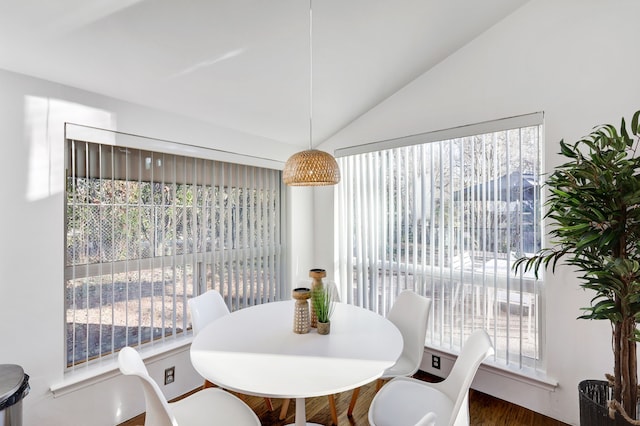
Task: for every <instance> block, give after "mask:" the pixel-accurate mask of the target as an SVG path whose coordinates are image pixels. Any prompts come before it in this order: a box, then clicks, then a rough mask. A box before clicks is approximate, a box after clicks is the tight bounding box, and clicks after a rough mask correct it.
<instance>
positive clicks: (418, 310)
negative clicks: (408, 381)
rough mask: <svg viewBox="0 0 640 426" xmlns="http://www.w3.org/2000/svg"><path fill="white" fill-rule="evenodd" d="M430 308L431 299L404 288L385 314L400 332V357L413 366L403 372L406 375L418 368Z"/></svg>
mask: <svg viewBox="0 0 640 426" xmlns="http://www.w3.org/2000/svg"><path fill="white" fill-rule="evenodd" d="M430 309H431V299H427V298H426V297H423V296H420V295H419V294H417V293H415V292H413V291H411V290H404V291H402V292H401V293H400V294H399V295H398V297H397V298H396V301H395V302H394V303H393V306H392V307H391V309H390V310H389V313H388V314H387V319H388V320H389V321H391V322H392V323H393V324H395V326H396V327H398V329H399V330H400V333H402V339H403V340H404V344H403V345H404V346H403V348H402V355H400V357H401V358H406V359H408V360H410V364H411V366H412V367H413V368H415V369H414V370H413V371H407V372H405V373H406V375H407V376H411V375H413V374H415V372H416V371H418V369H419V368H420V362H421V361H422V356H423V355H424V341H425V338H426V334H427V321H428V320H429V310H430Z"/></svg>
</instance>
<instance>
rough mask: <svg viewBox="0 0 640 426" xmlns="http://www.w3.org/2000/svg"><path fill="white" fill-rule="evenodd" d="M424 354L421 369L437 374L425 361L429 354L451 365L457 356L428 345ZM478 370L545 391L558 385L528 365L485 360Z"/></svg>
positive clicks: (553, 389) (429, 357)
mask: <svg viewBox="0 0 640 426" xmlns="http://www.w3.org/2000/svg"><path fill="white" fill-rule="evenodd" d="M425 354H428V355H429V356H428V357H427V356H425V357H424V359H423V361H422V367H423V368H422V369H423V370H424V371H427V372H429V373H431V374H436V375H438V374H437V372H435V371H434V370H432V369H430V368H428V366H427V362H426V360H427V359H428V360H429V363H430V362H431V354H436V355H439V356H440V357H441V358H442V359H443V360H447V361H448V364H449V365H451V366H452V365H453V364H454V363H455V361H456V359H457V356H456V355H454V354H452V353H449V352H445V351H441V350H438V349H434V348H430V347H425ZM478 371H483V372H486V373H489V374H492V375H496V376H501V377H504V378H507V379H509V380H514V381H517V382H520V383H524V384H526V385H529V386H535V387H537V388H539V389H543V390H546V391H555V389H556V388H557V387H558V381H557V380H555V379H554V378H552V377H549V376H547V375H546V374H545V373H543V372H540V371H537V370H534V369H533V368H530V367H523V368H520V369H516V368H509V367H508V366H504V365H499V364H496V363H493V362H492V361H491V360H486V361H484V362H483V363H482V364H481V365H480V367H479V368H478ZM441 374H442V373H441Z"/></svg>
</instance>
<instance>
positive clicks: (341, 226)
mask: <svg viewBox="0 0 640 426" xmlns="http://www.w3.org/2000/svg"><path fill="white" fill-rule="evenodd" d="M529 127H537V129H538V131H537V132H538V136H537V147H538V148H537V149H538V152H537V165H536V167H537V169H536V170H537V176H536V179H537V182H538V185H539V184H540V177H541V176H542V175H543V169H544V164H543V154H544V152H543V151H544V114H543V113H542V112H538V113H533V114H526V115H522V116H515V117H508V118H504V119H499V120H492V121H487V122H482V123H477V124H471V125H465V126H460V127H456V128H451V129H444V130H439V131H434V132H429V133H423V134H417V135H411V136H406V137H400V138H396V139H389V140H383V141H378V142H373V143H368V144H363V145H358V146H352V147H346V148H341V149H338V150H336V151H335V155H336V158H337V159H338V161H339V163H340V165H341V170H342V174H343V181H342V182H341V183H340V184H339V185H346V182H349V179H350V173H352V172H353V173H358V172H357V171H354V170H352V169H354V168H355V167H356V166H354V165H353V164H352V165H348V161H349V160H350V159H351V158H356V156H364V155H368V154H372V153H381V152H384V151H387V150H394V149H403V148H410V147H413V146H418V145H427V144H433V143H440V142H442V141H452V140H453V141H455V140H462V139H464V138H470V137H474V136H477V135H485V134H491V133H497V132H505V131H510V130H512V129H522V128H529ZM377 161H379V163H376V166H373V167H371V169H372V170H374V171H373V172H371V170H369V172H367V173H370V174H371V173H373V174H374V175H375V177H372V176H370V177H369V178H370V179H381V180H385V179H386V178H387V176H385V175H384V173H387V172H386V164H385V163H384V160H377ZM363 167H364V166H363ZM379 170H382V172H379ZM398 173H400V172H398ZM363 179H364V178H363ZM356 187H357V184H356ZM377 188H379V187H377V186H375V185H374V188H373V191H369V192H371V193H372V194H371V195H370V197H372V198H373V197H381V195H380V194H379V193H378V192H380V191H379V190H378V189H377ZM456 189H458V188H456ZM341 191H343V193H341ZM347 191H348V190H347V189H346V188H345V187H344V186H342V187H340V186H339V187H338V188H337V190H336V192H335V205H336V212H337V213H336V218H335V223H336V229H335V240H336V251H337V253H338V254H337V258H338V264H339V266H338V277H339V278H338V280H340V282H341V286H342V287H345V288H344V290H345V291H346V292H347V298H348V299H350V300H349V301H350V302H352V303H356V304H360V305H361V306H363V307H366V308H369V309H371V310H374V311H376V312H378V313H380V314H383V315H385V314H386V312H388V309H389V308H390V306H391V305H392V303H393V300H394V296H395V294H397V292H398V291H400V290H402V289H404V288H411V285H408V286H407V282H406V280H405V283H404V285H405V286H406V287H404V288H403V287H402V286H401V285H398V286H397V287H396V288H395V289H391V293H389V294H386V293H387V292H388V291H389V290H387V289H385V290H384V291H383V293H385V294H383V295H382V296H381V297H382V300H381V302H380V303H379V304H378V303H377V302H374V301H370V300H369V297H370V295H369V294H366V293H367V290H365V291H364V292H363V291H362V289H356V291H358V292H359V293H358V294H357V295H353V294H351V292H350V291H349V286H350V285H351V283H352V282H354V281H356V280H357V279H358V278H357V277H354V275H356V274H363V275H364V276H366V274H367V273H368V272H367V271H366V269H367V268H368V269H371V268H372V267H373V266H371V265H373V264H374V263H373V262H371V263H368V265H370V266H365V267H364V268H365V270H361V269H362V267H360V270H358V266H357V265H355V263H356V262H355V261H354V270H353V271H350V269H349V266H348V261H347V260H346V259H345V258H344V256H345V253H347V254H348V253H349V252H350V250H351V249H348V247H349V245H348V244H346V245H345V244H343V241H341V236H344V235H354V233H357V232H361V233H364V231H359V230H358V229H357V226H355V225H348V224H346V225H345V223H347V222H345V221H344V220H343V218H342V217H341V216H348V215H355V214H356V212H352V211H348V212H346V213H345V212H341V211H340V209H342V208H344V207H343V206H342V204H343V203H351V200H352V199H353V198H360V197H365V196H368V195H363V194H362V193H357V192H356V189H354V190H353V192H349V193H347ZM359 191H361V192H362V191H363V190H362V189H360V190H359ZM345 194H346V195H345ZM406 196H407V197H408V196H409V195H408V194H407V195H406ZM388 202H389V203H396V207H395V212H396V213H395V214H398V215H404V214H406V211H403V210H402V209H403V208H404V205H405V203H406V202H408V198H402V199H400V198H398V199H394V200H389V201H388ZM537 203H539V204H538V205H537V208H538V210H539V212H538V213H537V214H538V216H537V217H535V227H536V229H537V231H536V232H537V235H538V236H537V238H538V244H541V243H542V239H543V230H544V223H543V215H542V205H543V204H544V200H543V193H542V191H539V195H538V199H537ZM397 206H400V208H399V209H398V207H397ZM373 210H375V207H374V208H372V209H371V210H368V211H367V213H366V216H367V217H366V218H363V219H362V221H367V220H369V219H371V220H373V221H376V220H386V219H384V217H383V216H384V215H381V214H380V213H379V212H376V211H373ZM460 214H461V216H460V218H462V214H463V213H460ZM522 217H523V215H520V218H522ZM414 221H415V217H414ZM389 232H390V233H391V231H389ZM398 232H400V231H398ZM451 232H453V231H452V230H451ZM450 236H451V237H453V235H450ZM354 238H356V239H357V238H359V236H358V235H355V237H354ZM369 238H374V237H371V236H369ZM388 238H391V239H393V238H396V236H395V235H391V234H390V235H389V236H388V237H387V239H388ZM397 238H400V237H399V236H398V237H397ZM456 238H457V234H456ZM442 240H444V238H441V241H442ZM390 241H391V240H390ZM456 241H457V242H458V243H459V244H461V245H464V244H465V243H464V241H458V240H457V239H456ZM374 243H375V242H374ZM371 244H372V242H371V241H369V242H365V243H364V244H363V245H362V246H361V249H360V250H361V253H360V256H365V257H367V258H371V257H374V258H376V257H377V255H376V254H375V253H372V252H371V251H370V250H371V248H370V246H371ZM367 246H369V247H367ZM345 247H347V248H345ZM538 247H540V245H538ZM367 250H369V251H367ZM356 256H358V255H357V254H354V257H356ZM507 256H510V252H509V253H508V254H507ZM508 259H509V257H508V258H507V264H508V262H509V260H508ZM511 260H513V257H511ZM413 262H414V263H413V264H412V263H411V262H410V259H407V261H405V262H399V264H397V265H395V266H392V265H389V267H388V271H390V270H393V271H395V272H397V273H398V274H408V273H410V271H415V270H417V269H420V266H421V265H420V264H419V263H418V264H417V265H416V263H415V258H414V261H413ZM494 262H495V264H496V265H497V264H498V261H494ZM365 264H366V263H365ZM382 268H383V269H384V268H385V266H382ZM383 272H384V271H383ZM352 274H353V275H352ZM474 274H475V275H476V276H475V277H474ZM482 274H483V276H485V277H490V278H492V279H493V280H506V281H507V283H506V286H507V288H509V286H510V285H511V282H510V281H512V282H514V283H515V282H517V281H518V280H519V282H520V284H519V285H522V276H520V277H518V276H514V275H513V274H511V275H509V274H506V276H501V275H498V273H497V269H496V270H495V271H494V273H493V274H487V273H486V271H483V272H482ZM477 276H478V271H477V270H475V268H474V270H471V271H469V270H464V268H462V267H460V269H459V270H458V271H456V272H455V275H451V276H450V279H451V280H459V281H460V282H461V283H467V284H468V283H471V285H474V283H475V282H477V281H476V280H477ZM543 276H544V274H540V279H529V278H527V283H529V284H530V283H533V284H531V285H533V286H534V287H533V289H534V290H533V293H532V294H534V295H535V298H536V299H534V300H535V304H534V303H530V304H529V305H528V312H529V313H531V309H532V306H535V308H533V309H535V311H534V312H535V315H536V317H535V323H534V327H535V332H536V333H537V341H536V342H535V344H534V346H535V349H534V350H535V355H534V356H533V357H532V359H527V358H526V357H524V356H523V354H522V347H521V348H520V350H519V351H518V353H517V355H515V354H514V353H512V352H510V351H509V350H508V349H507V351H506V355H505V358H504V359H501V358H500V355H499V354H498V353H496V356H495V357H494V359H493V360H491V361H490V362H491V363H493V364H495V365H497V366H499V367H505V368H508V369H510V370H515V371H516V372H518V371H520V372H525V373H524V374H528V373H526V372H531V371H534V372H535V373H534V374H537V373H540V372H542V373H544V370H545V367H546V366H545V348H544V334H543V333H544V324H545V322H544V317H545V315H544V306H545V301H544V298H545V289H544V288H545V286H544V281H543ZM373 279H375V277H374V278H373ZM440 279H441V280H442V279H444V278H442V277H441V278H440ZM399 281H400V279H398V282H399ZM529 284H526V285H529ZM383 285H384V283H383ZM414 285H415V283H414ZM450 285H453V284H450ZM517 286H518V284H516V287H515V288H521V290H520V291H522V293H520V295H521V296H520V297H521V298H520V301H519V302H520V324H521V330H520V333H522V332H523V331H522V314H523V306H524V305H523V300H525V299H526V297H528V296H526V295H525V297H523V296H522V295H523V294H524V292H525V291H526V290H524V287H517ZM497 288H498V287H496V289H497ZM412 289H414V290H415V288H412ZM508 291H509V290H508ZM369 292H370V291H369ZM419 292H420V291H419ZM514 294H516V292H515V291H513V292H512V293H511V294H509V293H507V295H508V296H507V298H508V299H509V300H508V302H507V305H508V306H509V302H510V301H511V297H512V296H513V295H514ZM494 296H497V294H496V293H494ZM509 309H510V308H509ZM433 320H434V318H433V309H432V313H431V317H430V320H429V321H430V324H431V327H433ZM529 326H531V322H529ZM430 332H431V330H430ZM428 336H429V334H428ZM520 338H521V337H520ZM463 342H464V338H460V339H456V341H450V342H446V344H445V345H440V344H438V342H433V341H429V338H428V339H427V343H426V346H429V347H431V348H433V349H434V350H435V351H441V352H449V353H457V352H458V351H459V349H460V347H461V345H462V344H463ZM507 345H508V343H507ZM497 352H498V351H497Z"/></svg>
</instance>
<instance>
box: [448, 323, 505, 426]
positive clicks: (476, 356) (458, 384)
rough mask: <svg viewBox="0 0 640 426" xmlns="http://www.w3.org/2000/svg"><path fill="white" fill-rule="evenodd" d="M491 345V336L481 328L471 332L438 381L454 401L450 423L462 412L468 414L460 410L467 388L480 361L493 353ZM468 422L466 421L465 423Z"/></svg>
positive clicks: (464, 400)
mask: <svg viewBox="0 0 640 426" xmlns="http://www.w3.org/2000/svg"><path fill="white" fill-rule="evenodd" d="M493 353H494V350H493V345H492V344H491V338H490V337H489V335H488V334H487V332H486V331H485V330H483V329H479V330H476V331H474V332H473V333H471V335H470V336H469V338H468V339H467V341H466V342H465V344H464V346H463V347H462V351H461V352H460V355H459V356H458V359H457V360H456V362H455V364H454V365H453V368H452V369H451V372H450V373H449V375H448V376H447V378H446V379H445V380H444V381H443V382H442V383H440V385H441V387H440V389H441V390H442V391H443V392H444V393H445V394H446V395H447V396H448V397H449V398H450V399H451V400H452V401H455V404H454V406H453V410H452V413H454V416H453V417H452V423H451V424H453V421H454V420H455V418H456V417H457V416H458V413H460V412H463V413H465V414H464V415H465V416H468V410H461V408H462V405H463V404H468V398H467V397H468V395H469V388H470V387H471V382H472V381H473V378H474V377H475V375H476V372H477V371H478V367H480V364H482V361H484V360H485V359H487V358H488V357H490V356H491V355H493ZM467 424H468V423H467Z"/></svg>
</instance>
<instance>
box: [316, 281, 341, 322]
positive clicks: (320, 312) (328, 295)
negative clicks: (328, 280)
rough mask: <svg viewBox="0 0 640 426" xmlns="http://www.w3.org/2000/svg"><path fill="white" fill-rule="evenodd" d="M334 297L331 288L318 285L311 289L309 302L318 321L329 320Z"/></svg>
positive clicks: (333, 305)
mask: <svg viewBox="0 0 640 426" xmlns="http://www.w3.org/2000/svg"><path fill="white" fill-rule="evenodd" d="M335 299H336V298H335V295H334V294H333V290H332V289H331V288H330V287H327V286H319V287H318V288H314V289H313V290H312V291H311V303H313V309H314V310H315V313H316V316H317V317H318V322H324V323H327V322H329V321H330V320H331V315H333V308H334V307H335Z"/></svg>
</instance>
